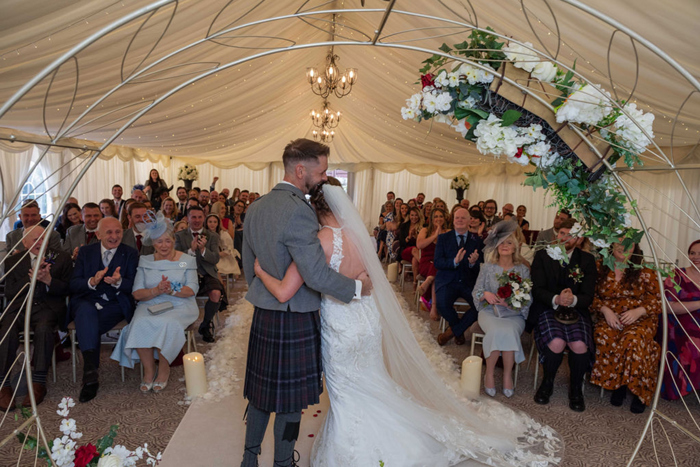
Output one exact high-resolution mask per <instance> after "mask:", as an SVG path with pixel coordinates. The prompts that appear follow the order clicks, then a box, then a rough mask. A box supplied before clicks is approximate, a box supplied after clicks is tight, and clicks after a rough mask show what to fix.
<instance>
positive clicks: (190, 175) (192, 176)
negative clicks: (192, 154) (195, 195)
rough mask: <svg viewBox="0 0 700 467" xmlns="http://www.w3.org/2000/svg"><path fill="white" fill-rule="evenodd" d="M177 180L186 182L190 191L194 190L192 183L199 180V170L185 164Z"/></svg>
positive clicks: (186, 186)
mask: <svg viewBox="0 0 700 467" xmlns="http://www.w3.org/2000/svg"><path fill="white" fill-rule="evenodd" d="M177 179H178V180H182V181H183V182H185V188H187V190H188V191H189V190H191V189H192V182H194V181H195V180H198V179H199V171H198V170H197V167H195V166H193V165H190V164H185V165H183V166H182V167H180V170H179V172H178V174H177Z"/></svg>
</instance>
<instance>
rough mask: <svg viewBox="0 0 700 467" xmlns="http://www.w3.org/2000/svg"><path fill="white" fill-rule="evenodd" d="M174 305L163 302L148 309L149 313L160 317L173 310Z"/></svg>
mask: <svg viewBox="0 0 700 467" xmlns="http://www.w3.org/2000/svg"><path fill="white" fill-rule="evenodd" d="M173 308H174V307H173V304H172V303H171V302H161V303H158V304H156V305H151V306H149V307H148V312H149V313H150V314H152V315H159V314H161V313H165V312H166V311H170V310H172V309H173Z"/></svg>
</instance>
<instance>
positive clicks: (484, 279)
mask: <svg viewBox="0 0 700 467" xmlns="http://www.w3.org/2000/svg"><path fill="white" fill-rule="evenodd" d="M517 228H518V226H517V224H516V223H515V222H513V221H509V222H499V223H498V224H496V226H495V227H494V228H493V230H491V232H490V233H489V236H488V237H487V238H486V240H485V242H484V244H485V250H486V258H485V259H486V261H485V263H484V264H483V265H482V266H481V269H480V271H479V277H478V278H477V280H476V285H475V286H474V292H473V293H472V296H473V297H474V304H475V305H476V308H477V310H478V311H479V326H481V329H483V330H484V343H483V349H484V357H486V373H485V375H484V390H485V391H486V394H488V395H489V396H491V397H493V396H495V395H496V387H495V382H494V370H495V368H496V362H497V361H498V357H499V356H502V357H503V394H505V396H506V397H512V396H513V365H514V364H515V363H520V362H522V361H523V360H525V354H524V353H523V346H522V343H521V342H520V335H521V334H522V332H523V330H524V329H525V319H526V318H527V315H528V311H529V310H530V304H531V303H532V298H530V300H528V302H527V304H524V305H523V306H522V307H521V308H520V309H517V310H513V309H511V308H509V307H508V305H507V304H506V302H505V301H504V300H503V299H502V298H500V297H499V296H498V295H496V293H497V291H498V288H499V283H498V276H499V275H500V274H502V273H503V272H505V271H509V272H510V271H512V272H516V273H518V274H520V277H522V278H523V279H530V270H529V269H528V267H527V266H525V265H524V264H523V263H522V258H521V257H520V252H519V249H520V243H519V242H518V239H517V237H516V234H515V231H516V229H517Z"/></svg>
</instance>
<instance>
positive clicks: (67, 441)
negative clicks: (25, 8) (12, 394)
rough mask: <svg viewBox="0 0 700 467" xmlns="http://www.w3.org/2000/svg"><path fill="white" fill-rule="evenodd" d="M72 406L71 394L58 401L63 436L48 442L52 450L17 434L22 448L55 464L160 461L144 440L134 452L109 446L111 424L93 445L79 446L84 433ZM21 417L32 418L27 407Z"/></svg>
mask: <svg viewBox="0 0 700 467" xmlns="http://www.w3.org/2000/svg"><path fill="white" fill-rule="evenodd" d="M71 407H75V402H74V401H73V399H72V398H70V397H64V398H63V399H61V402H60V403H59V404H58V410H57V411H56V413H58V415H60V416H62V417H63V420H61V424H60V425H59V430H60V431H61V433H63V436H61V437H60V438H55V439H54V440H53V441H49V442H48V444H49V449H51V454H50V455H49V453H48V452H46V449H45V448H44V447H42V446H41V445H40V444H39V441H38V440H37V439H36V437H34V436H26V435H25V434H24V433H17V438H18V439H19V442H20V443H22V447H23V448H24V449H27V450H30V451H31V450H34V449H37V457H38V458H39V459H45V460H46V461H47V463H48V465H55V466H56V467H87V466H90V467H134V466H136V463H137V462H138V461H140V460H143V459H145V460H146V465H150V466H156V465H158V464H160V460H161V457H162V455H161V453H160V452H159V453H158V454H156V455H155V456H154V455H153V454H151V453H150V452H149V451H148V444H147V443H146V444H144V445H143V446H139V447H137V448H136V449H135V450H134V451H131V450H129V449H127V448H126V447H124V446H122V445H119V444H117V445H116V446H114V447H112V444H113V443H114V438H115V437H116V436H117V430H118V429H119V425H112V426H111V427H110V428H109V432H108V433H107V434H106V435H105V436H103V437H102V438H100V439H99V440H98V441H97V443H96V444H92V443H87V444H84V445H82V446H78V440H79V439H81V438H82V437H83V434H82V433H81V432H79V431H78V427H77V424H76V422H75V420H74V419H72V418H68V415H69V414H70V408H71ZM22 416H23V417H24V418H29V417H31V412H30V411H29V409H26V408H23V409H22ZM15 418H17V416H15Z"/></svg>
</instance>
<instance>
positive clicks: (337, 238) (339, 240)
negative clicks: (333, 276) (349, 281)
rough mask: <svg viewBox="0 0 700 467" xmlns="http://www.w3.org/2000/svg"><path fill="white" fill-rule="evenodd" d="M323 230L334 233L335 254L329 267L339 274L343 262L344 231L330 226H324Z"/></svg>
mask: <svg viewBox="0 0 700 467" xmlns="http://www.w3.org/2000/svg"><path fill="white" fill-rule="evenodd" d="M323 228H324V229H331V231H333V254H332V255H331V261H330V263H329V266H330V267H331V268H333V270H334V271H335V272H338V271H340V263H341V262H342V261H343V229H341V228H340V227H331V226H330V225H324V226H323Z"/></svg>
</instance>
